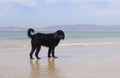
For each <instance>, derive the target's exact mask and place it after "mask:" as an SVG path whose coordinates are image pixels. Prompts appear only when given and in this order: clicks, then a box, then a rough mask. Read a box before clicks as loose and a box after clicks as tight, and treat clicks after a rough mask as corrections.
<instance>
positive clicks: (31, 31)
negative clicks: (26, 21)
mask: <svg viewBox="0 0 120 78" xmlns="http://www.w3.org/2000/svg"><path fill="white" fill-rule="evenodd" d="M31 33H34V29H32V28H29V29H28V32H27V35H28V37H29V38H32V36H33V35H32V34H31Z"/></svg>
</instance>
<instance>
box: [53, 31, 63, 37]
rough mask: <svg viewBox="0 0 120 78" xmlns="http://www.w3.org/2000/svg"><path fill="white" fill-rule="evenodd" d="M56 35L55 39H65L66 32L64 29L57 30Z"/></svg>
mask: <svg viewBox="0 0 120 78" xmlns="http://www.w3.org/2000/svg"><path fill="white" fill-rule="evenodd" d="M54 37H55V39H64V38H65V34H64V32H63V31H62V30H58V31H56V32H55V34H54Z"/></svg>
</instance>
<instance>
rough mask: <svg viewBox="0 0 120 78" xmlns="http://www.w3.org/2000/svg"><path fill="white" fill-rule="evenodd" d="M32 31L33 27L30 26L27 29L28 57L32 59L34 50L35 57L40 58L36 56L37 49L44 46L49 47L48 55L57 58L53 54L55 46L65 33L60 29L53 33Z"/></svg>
mask: <svg viewBox="0 0 120 78" xmlns="http://www.w3.org/2000/svg"><path fill="white" fill-rule="evenodd" d="M31 33H34V29H32V28H30V29H28V37H29V38H31V47H32V48H31V52H30V59H33V56H32V55H33V53H34V51H35V56H36V58H37V59H40V58H39V57H38V54H39V51H40V49H41V46H46V47H48V48H49V50H48V57H51V55H52V57H53V58H57V57H56V56H55V51H54V50H55V47H56V46H57V45H58V44H59V42H60V40H63V39H64V38H65V34H64V32H63V31H62V30H58V31H56V32H55V33H49V34H45V33H36V34H31Z"/></svg>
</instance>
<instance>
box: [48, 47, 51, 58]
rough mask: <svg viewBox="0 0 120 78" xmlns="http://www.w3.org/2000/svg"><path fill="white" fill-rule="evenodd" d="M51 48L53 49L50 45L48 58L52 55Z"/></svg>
mask: <svg viewBox="0 0 120 78" xmlns="http://www.w3.org/2000/svg"><path fill="white" fill-rule="evenodd" d="M51 50H52V49H51V47H49V50H48V58H50V57H51V55H50V54H51Z"/></svg>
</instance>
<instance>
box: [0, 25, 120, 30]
mask: <svg viewBox="0 0 120 78" xmlns="http://www.w3.org/2000/svg"><path fill="white" fill-rule="evenodd" d="M34 29H35V31H56V30H64V31H66V32H67V31H68V32H69V31H75V32H78V31H79V32H120V25H115V26H99V25H94V24H91V25H86V24H78V25H55V26H48V27H44V28H34ZM0 31H27V28H22V27H15V26H9V27H0Z"/></svg>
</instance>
